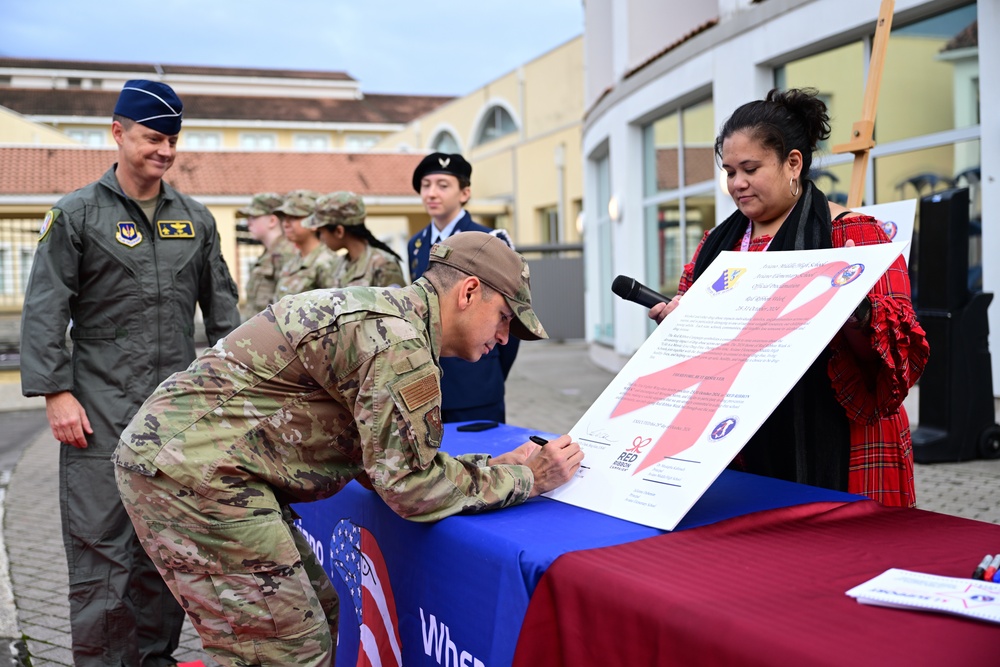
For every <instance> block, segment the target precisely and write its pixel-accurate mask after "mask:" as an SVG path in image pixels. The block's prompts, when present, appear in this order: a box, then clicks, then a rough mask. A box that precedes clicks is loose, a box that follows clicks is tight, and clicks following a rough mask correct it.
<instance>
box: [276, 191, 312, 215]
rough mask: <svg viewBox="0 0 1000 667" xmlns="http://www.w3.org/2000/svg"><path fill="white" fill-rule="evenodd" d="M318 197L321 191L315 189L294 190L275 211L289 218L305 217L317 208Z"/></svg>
mask: <svg viewBox="0 0 1000 667" xmlns="http://www.w3.org/2000/svg"><path fill="white" fill-rule="evenodd" d="M317 199H319V193H318V192H316V191H314V190H292V191H291V192H289V193H288V194H287V195H285V200H284V201H283V202H282V204H281V206H279V207H278V208H276V209H274V212H275V213H277V214H279V215H284V216H287V217H289V218H304V217H306V216H309V215H312V212H313V211H315V210H316V200H317Z"/></svg>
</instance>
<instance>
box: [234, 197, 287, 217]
mask: <svg viewBox="0 0 1000 667" xmlns="http://www.w3.org/2000/svg"><path fill="white" fill-rule="evenodd" d="M284 201H285V198H284V197H282V196H281V195H279V194H278V193H277V192H258V193H257V194H255V195H254V196H253V199H251V200H250V205H249V206H244V207H243V208H241V209H239V210H237V211H236V217H237V218H253V217H256V216H258V215H270V214H271V213H274V212H275V210H277V208H278V207H279V206H281V205H282V203H284Z"/></svg>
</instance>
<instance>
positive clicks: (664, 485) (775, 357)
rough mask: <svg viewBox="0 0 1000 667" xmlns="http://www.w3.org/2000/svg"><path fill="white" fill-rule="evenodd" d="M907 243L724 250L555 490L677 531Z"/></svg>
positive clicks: (621, 385) (584, 432)
mask: <svg viewBox="0 0 1000 667" xmlns="http://www.w3.org/2000/svg"><path fill="white" fill-rule="evenodd" d="M903 250H904V246H903V245H902V244H898V243H884V244H878V245H870V246H860V247H853V248H830V249H824V250H808V251H799V252H794V253H790V252H787V253H786V252H745V253H740V252H723V253H720V254H719V256H718V257H717V258H716V259H715V261H714V262H712V264H711V265H710V266H709V268H708V269H707V270H706V271H705V273H704V275H702V277H701V278H699V279H698V280H697V281H696V282H695V283H694V285H692V286H691V289H690V290H688V292H687V293H686V294H685V295H684V297H683V299H682V300H681V302H680V304H679V305H678V306H677V309H676V310H675V311H674V312H673V313H671V314H670V315H669V316H668V317H667V318H666V319H665V320H664V321H663V323H662V324H660V326H659V327H657V328H656V330H655V331H654V332H653V333H652V335H650V337H649V338H648V339H647V340H646V342H645V343H643V345H642V347H640V348H639V350H638V351H637V352H636V353H635V354H634V355H633V356H632V358H631V359H630V360H629V362H628V363H627V364H626V365H625V367H624V368H623V369H622V370H621V372H619V373H618V375H617V376H616V377H615V379H614V380H613V381H612V382H611V384H609V385H608V387H607V388H606V389H605V390H604V392H603V393H602V394H601V395H600V396H599V397H598V399H597V400H596V401H595V402H594V404H593V405H592V406H591V407H590V409H588V410H587V412H586V413H585V414H584V415H583V417H582V418H581V419H580V421H579V422H578V423H577V424H576V426H574V427H573V429H572V430H571V431H570V435H571V436H572V437H573V439H574V440H576V441H577V442H579V443H580V445H581V447H582V448H583V450H584V453H585V458H584V461H583V464H582V465H581V468H580V470H579V472H578V473H577V474H576V476H575V477H574V478H573V479H572V480H570V481H569V482H568V483H567V484H565V485H564V486H562V487H560V488H559V489H556V490H555V491H552V492H550V493H548V494H546V495H548V496H549V497H550V498H555V499H556V500H561V501H563V502H567V503H570V504H573V505H578V506H580V507H585V508H588V509H592V510H594V511H597V512H602V513H604V514H609V515H611V516H616V517H619V518H622V519H626V520H628V521H634V522H636V523H641V524H644V525H647V526H653V527H655V528H660V529H663V530H673V528H674V527H675V526H676V525H677V524H678V522H680V520H681V519H682V518H683V517H684V515H685V514H686V513H687V511H688V510H689V509H690V508H691V506H692V505H694V503H695V502H696V501H697V500H698V498H700V497H701V495H702V494H703V493H704V492H705V490H706V489H707V488H708V487H709V486H710V485H711V484H712V482H713V481H714V480H715V478H716V477H717V476H718V475H719V473H720V472H722V470H723V468H725V467H726V466H727V465H728V464H729V462H730V461H731V460H732V458H733V457H734V456H735V455H736V454H737V453H738V452H739V451H740V449H742V447H743V445H744V444H746V442H747V441H748V440H749V439H750V437H751V436H752V435H753V434H754V433H755V432H756V431H757V429H758V428H759V427H760V425H761V424H763V423H764V421H765V419H767V417H768V416H769V415H770V414H771V412H772V411H773V410H774V409H775V408H776V407H777V405H778V404H779V403H780V402H781V400H782V399H783V398H784V397H785V395H786V394H787V393H788V392H789V391H790V390H791V388H792V387H793V386H794V385H795V383H796V382H797V381H798V380H799V378H800V377H801V376H802V374H803V373H805V371H806V369H807V368H808V367H809V366H810V365H811V364H812V362H813V361H814V360H815V359H816V357H817V356H819V354H820V352H821V351H822V350H823V348H824V347H826V345H827V344H828V343H829V342H830V340H831V339H832V338H833V336H834V335H835V334H836V333H837V331H838V330H839V329H840V328H841V327H842V326H843V325H844V322H845V321H846V320H847V318H848V317H849V316H850V315H851V313H852V312H853V311H854V309H855V308H856V307H857V305H858V303H860V302H861V299H863V298H864V296H865V295H866V294H867V293H868V291H869V290H870V289H871V287H872V286H873V285H874V284H875V283H876V282H877V281H878V279H879V277H881V275H882V274H883V273H884V272H885V270H886V269H887V268H888V267H889V266H890V265H891V264H892V262H893V261H894V260H895V259H896V258H897V257H898V256H899V255H900V253H901V252H902V251H903Z"/></svg>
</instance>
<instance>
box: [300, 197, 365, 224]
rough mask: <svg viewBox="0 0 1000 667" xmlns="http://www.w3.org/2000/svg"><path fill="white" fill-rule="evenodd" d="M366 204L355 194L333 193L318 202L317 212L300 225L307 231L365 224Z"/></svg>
mask: <svg viewBox="0 0 1000 667" xmlns="http://www.w3.org/2000/svg"><path fill="white" fill-rule="evenodd" d="M364 221H365V202H364V200H363V199H362V198H361V197H360V196H359V195H356V194H354V193H353V192H347V191H343V192H331V193H330V194H328V195H323V196H322V197H320V198H319V199H317V200H316V210H315V211H313V214H312V215H310V216H309V217H308V218H306V219H305V220H303V221H302V222H301V223H300V224H301V225H302V226H303V227H305V228H306V229H319V228H320V227H326V226H327V225H343V226H345V227H353V226H356V225H361V224H364Z"/></svg>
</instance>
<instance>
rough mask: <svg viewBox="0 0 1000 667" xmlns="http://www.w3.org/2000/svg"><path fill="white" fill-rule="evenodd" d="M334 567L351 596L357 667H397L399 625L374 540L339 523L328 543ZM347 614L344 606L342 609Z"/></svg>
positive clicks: (347, 523) (347, 522)
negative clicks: (358, 633) (354, 621)
mask: <svg viewBox="0 0 1000 667" xmlns="http://www.w3.org/2000/svg"><path fill="white" fill-rule="evenodd" d="M330 553H331V555H332V558H333V566H334V567H335V568H336V569H337V572H338V573H339V574H340V576H341V578H342V579H343V580H344V584H345V585H346V586H347V589H348V590H349V591H350V592H351V602H352V604H353V607H354V613H355V615H356V616H357V619H358V629H359V632H360V642H359V644H360V648H359V649H358V662H357V664H358V667H400V665H401V664H402V654H401V651H400V644H399V623H398V621H397V619H396V603H395V601H394V600H393V597H392V586H391V585H390V583H389V573H388V572H387V571H386V569H385V560H384V559H383V558H382V551H381V550H380V549H379V548H378V542H376V541H375V536H374V535H372V534H371V533H370V532H368V530H367V529H365V528H362V527H361V526H358V525H356V524H354V522H352V521H351V520H350V519H341V520H340V521H339V522H338V523H337V525H336V526H334V528H333V537H332V538H331V539H330ZM341 609H342V610H343V611H344V612H345V613H346V611H347V609H346V605H343V604H342V605H341Z"/></svg>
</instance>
